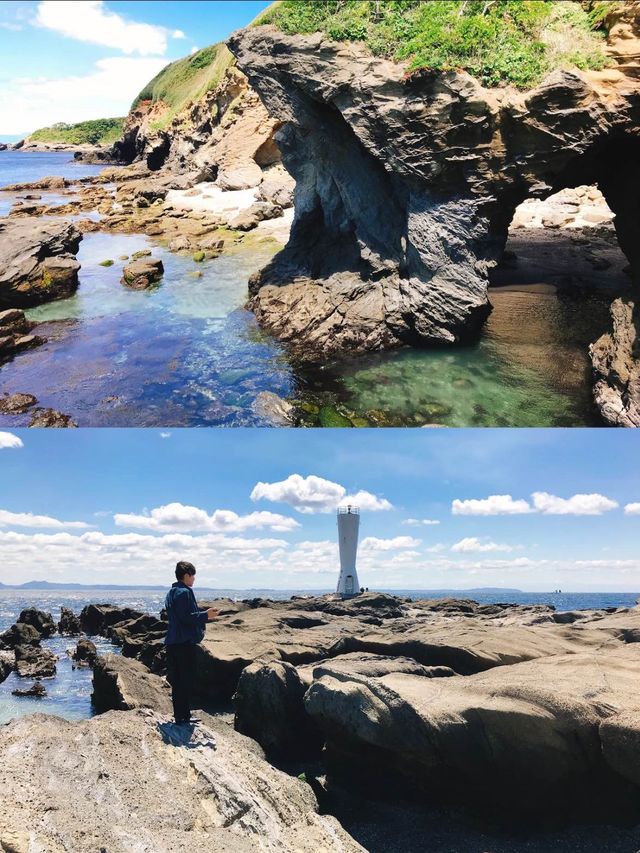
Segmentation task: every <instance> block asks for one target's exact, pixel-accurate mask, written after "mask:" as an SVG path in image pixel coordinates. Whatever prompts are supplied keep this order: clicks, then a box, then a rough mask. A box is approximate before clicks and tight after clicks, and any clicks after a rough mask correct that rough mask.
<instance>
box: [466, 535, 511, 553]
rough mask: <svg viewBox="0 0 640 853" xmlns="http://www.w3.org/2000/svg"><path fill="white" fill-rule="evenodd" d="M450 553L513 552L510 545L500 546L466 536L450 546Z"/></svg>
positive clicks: (496, 543)
mask: <svg viewBox="0 0 640 853" xmlns="http://www.w3.org/2000/svg"><path fill="white" fill-rule="evenodd" d="M451 550H452V551H456V552H458V553H468V552H470V551H479V552H483V553H484V552H490V551H513V547H512V546H511V545H501V544H500V543H498V542H490V541H489V542H483V541H482V540H480V539H478V538H477V537H476V536H467V537H466V538H465V539H461V540H460V541H459V542H456V543H455V545H452V546H451Z"/></svg>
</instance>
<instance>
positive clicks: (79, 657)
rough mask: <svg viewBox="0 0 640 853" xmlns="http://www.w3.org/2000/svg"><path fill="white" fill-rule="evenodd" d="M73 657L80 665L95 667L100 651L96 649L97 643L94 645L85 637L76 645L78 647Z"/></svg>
mask: <svg viewBox="0 0 640 853" xmlns="http://www.w3.org/2000/svg"><path fill="white" fill-rule="evenodd" d="M71 656H72V658H73V659H74V660H75V661H77V662H78V663H84V664H86V665H88V666H93V664H94V663H95V662H96V659H97V657H98V650H97V649H96V645H95V643H93V642H92V641H91V640H90V639H89V638H88V637H83V638H82V639H81V640H78V642H77V643H76V647H75V649H74V651H73V653H72V655H71Z"/></svg>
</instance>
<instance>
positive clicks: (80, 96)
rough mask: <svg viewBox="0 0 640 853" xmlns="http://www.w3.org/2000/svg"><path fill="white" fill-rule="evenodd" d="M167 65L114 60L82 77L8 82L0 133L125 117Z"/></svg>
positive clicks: (0, 93) (2, 94)
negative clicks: (140, 93) (141, 91)
mask: <svg viewBox="0 0 640 853" xmlns="http://www.w3.org/2000/svg"><path fill="white" fill-rule="evenodd" d="M74 5H77V6H81V5H82V3H74ZM166 64H167V62H166V60H165V59H157V58H155V59H152V58H134V57H125V56H116V57H107V58H105V59H99V60H98V61H97V62H96V63H95V65H94V66H93V68H92V69H91V70H90V71H89V72H88V73H87V74H85V75H74V76H68V77H14V78H10V79H8V80H6V81H4V83H3V85H2V88H1V89H0V118H1V121H0V132H2V133H4V134H19V133H25V132H31V131H33V130H36V128H39V127H45V126H49V125H52V124H55V123H56V122H59V121H61V122H67V123H68V124H73V123H74V122H78V121H86V120H88V119H95V118H103V117H104V116H121V115H126V114H127V112H128V110H129V106H130V105H131V101H132V100H133V99H134V98H135V96H136V95H137V94H138V92H139V91H140V90H141V89H142V88H143V87H144V86H146V84H147V83H148V82H149V80H151V79H152V78H153V77H155V76H156V74H157V73H158V72H159V71H161V70H162V68H164V66H165V65H166Z"/></svg>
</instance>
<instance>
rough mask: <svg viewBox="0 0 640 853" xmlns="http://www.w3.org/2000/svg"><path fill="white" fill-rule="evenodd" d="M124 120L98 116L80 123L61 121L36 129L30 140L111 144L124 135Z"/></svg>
mask: <svg viewBox="0 0 640 853" xmlns="http://www.w3.org/2000/svg"><path fill="white" fill-rule="evenodd" d="M124 122H125V119H124V118H97V119H92V120H91V121H81V122H78V124H64V123H63V122H60V123H58V124H53V125H51V127H41V128H40V129H39V130H36V131H34V132H33V133H31V134H30V135H29V140H30V142H52V143H56V142H59V143H65V144H67V145H111V144H112V143H113V142H115V141H116V140H118V139H120V137H121V136H122V130H123V128H124Z"/></svg>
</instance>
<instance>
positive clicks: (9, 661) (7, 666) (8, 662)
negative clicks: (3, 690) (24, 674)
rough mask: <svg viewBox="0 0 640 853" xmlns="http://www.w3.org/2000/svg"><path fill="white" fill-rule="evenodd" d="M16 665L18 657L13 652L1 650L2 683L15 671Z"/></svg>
mask: <svg viewBox="0 0 640 853" xmlns="http://www.w3.org/2000/svg"><path fill="white" fill-rule="evenodd" d="M15 665H16V659H15V655H14V654H13V653H12V652H0V683H1V682H3V681H4V680H5V678H6V677H7V676H8V675H9V673H10V672H13V670H14V669H15Z"/></svg>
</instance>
